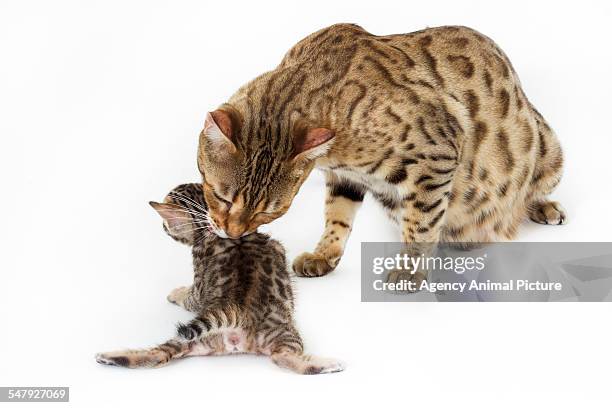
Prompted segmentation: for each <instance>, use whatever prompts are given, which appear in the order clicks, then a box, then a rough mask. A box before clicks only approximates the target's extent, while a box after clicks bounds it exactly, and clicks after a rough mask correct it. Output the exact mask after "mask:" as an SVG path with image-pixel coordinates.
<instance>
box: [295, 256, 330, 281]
mask: <svg viewBox="0 0 612 408" xmlns="http://www.w3.org/2000/svg"><path fill="white" fill-rule="evenodd" d="M334 267H335V265H333V266H332V265H330V263H329V262H328V261H327V259H325V257H323V256H322V255H317V254H311V253H309V252H304V253H303V254H302V255H300V256H298V257H297V258H295V260H294V261H293V271H294V272H295V274H296V275H298V276H304V277H308V278H312V277H316V276H323V275H327V274H328V273H330V272H331V271H333V270H334Z"/></svg>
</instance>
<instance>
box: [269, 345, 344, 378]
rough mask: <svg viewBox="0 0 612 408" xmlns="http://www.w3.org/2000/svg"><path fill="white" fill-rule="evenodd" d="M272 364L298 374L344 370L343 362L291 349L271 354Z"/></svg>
mask: <svg viewBox="0 0 612 408" xmlns="http://www.w3.org/2000/svg"><path fill="white" fill-rule="evenodd" d="M271 358H272V361H273V362H274V364H276V365H277V366H279V367H281V368H286V369H289V370H291V371H293V372H296V373H298V374H307V375H308V374H329V373H337V372H340V371H343V370H344V363H342V362H340V361H337V360H332V359H329V358H321V357H314V356H310V355H307V354H300V353H296V352H293V351H289V350H287V351H281V352H277V353H274V354H272V355H271Z"/></svg>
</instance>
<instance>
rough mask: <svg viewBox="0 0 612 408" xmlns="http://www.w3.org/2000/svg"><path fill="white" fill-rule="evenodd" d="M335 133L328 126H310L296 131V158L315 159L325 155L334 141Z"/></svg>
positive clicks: (294, 143) (294, 153)
mask: <svg viewBox="0 0 612 408" xmlns="http://www.w3.org/2000/svg"><path fill="white" fill-rule="evenodd" d="M334 136H335V133H334V131H333V130H330V129H327V128H308V129H301V130H298V131H296V133H295V136H294V138H293V157H294V160H296V159H301V158H305V159H308V160H314V159H316V158H317V157H321V156H323V155H324V154H325V153H327V151H328V150H329V148H330V147H331V144H332V143H333V141H334Z"/></svg>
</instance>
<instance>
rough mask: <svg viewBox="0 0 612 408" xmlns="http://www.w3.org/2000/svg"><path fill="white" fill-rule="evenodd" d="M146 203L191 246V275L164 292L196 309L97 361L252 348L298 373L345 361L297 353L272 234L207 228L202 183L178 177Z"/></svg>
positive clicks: (280, 252) (143, 360) (157, 360)
mask: <svg viewBox="0 0 612 408" xmlns="http://www.w3.org/2000/svg"><path fill="white" fill-rule="evenodd" d="M151 205H152V206H153V208H154V209H155V210H157V212H158V213H159V214H160V215H161V216H162V218H163V219H164V224H163V225H164V230H165V231H166V232H167V233H168V235H170V236H171V237H172V238H174V239H175V240H177V241H179V242H182V243H184V244H187V245H190V246H192V253H193V268H194V283H193V285H192V286H190V287H181V288H177V289H174V290H173V291H172V292H171V293H170V295H169V296H168V300H169V301H170V302H172V303H174V304H177V305H179V306H181V307H183V308H185V309H186V310H188V311H191V312H194V313H196V314H197V317H196V318H195V319H193V320H192V321H191V322H189V323H188V324H179V325H178V328H177V335H176V336H175V337H174V338H172V339H170V340H168V341H166V342H165V343H163V344H161V345H159V346H157V347H153V348H149V349H142V350H123V351H114V352H109V353H100V354H98V355H96V360H97V361H98V362H99V363H102V364H110V365H116V366H123V367H129V368H136V367H159V366H163V365H165V364H167V363H168V362H169V361H170V360H173V359H178V358H183V357H188V356H207V355H221V354H234V353H252V354H263V355H266V356H270V357H271V359H272V361H274V363H276V364H277V365H279V366H280V367H284V368H288V369H290V370H293V371H295V372H297V373H300V374H323V373H333V372H337V371H342V370H343V369H344V368H343V365H342V364H341V363H339V362H337V361H334V360H330V359H323V358H318V357H312V356H309V355H306V354H304V352H303V351H304V347H303V343H302V338H301V337H300V334H299V332H298V330H297V329H296V327H295V323H294V321H293V310H294V303H293V289H292V283H291V277H290V275H289V272H288V269H287V264H286V260H285V250H284V248H283V246H282V245H281V244H280V243H279V242H278V241H275V240H273V239H270V237H269V236H267V235H265V234H260V233H253V234H250V235H247V236H244V237H241V238H237V239H222V238H219V237H218V236H217V235H216V234H214V233H212V232H211V226H210V224H209V222H208V212H207V206H206V203H205V201H204V199H203V194H202V185H201V184H183V185H180V186H178V187H176V188H175V189H174V190H172V191H171V192H170V193H169V194H168V195H167V196H166V198H165V200H164V203H162V204H160V203H155V202H151Z"/></svg>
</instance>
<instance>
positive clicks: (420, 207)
mask: <svg viewBox="0 0 612 408" xmlns="http://www.w3.org/2000/svg"><path fill="white" fill-rule="evenodd" d="M213 114H214V115H213V116H212V119H210V120H208V121H207V125H206V126H205V130H204V131H203V132H202V135H201V138H200V151H199V157H198V160H199V165H200V170H201V172H202V175H203V177H204V181H205V194H206V196H207V200H208V198H209V197H210V201H209V203H210V204H211V214H212V218H213V222H214V224H215V225H216V226H217V227H218V228H219V230H220V231H223V232H224V233H228V234H230V235H240V234H244V233H249V232H251V231H253V230H254V229H255V228H257V226H258V225H260V224H262V223H265V222H269V221H271V220H273V219H274V218H276V217H278V216H280V215H282V214H284V213H285V211H286V210H287V208H288V207H289V205H290V204H291V201H292V199H293V197H294V195H295V193H296V192H297V190H298V189H299V187H300V185H301V183H302V182H303V181H304V179H305V178H306V177H307V175H308V174H309V172H310V171H311V169H312V168H314V167H318V168H320V169H322V170H323V171H324V172H325V175H326V179H327V198H326V210H325V229H324V232H323V235H322V237H321V239H320V241H319V244H318V245H317V247H316V249H315V251H314V252H313V253H304V254H302V255H301V256H299V257H298V258H297V259H296V260H295V261H294V264H293V267H294V270H295V272H296V273H297V274H298V275H302V276H321V275H324V274H326V273H329V272H330V271H331V270H333V269H334V268H335V266H336V265H337V264H338V262H339V260H340V258H341V256H342V254H343V251H344V246H345V243H346V241H347V239H348V237H349V235H350V231H351V227H352V224H353V219H354V216H355V214H356V212H357V210H358V208H359V206H360V204H361V202H362V201H363V198H364V195H365V194H366V193H370V194H372V196H373V197H374V198H375V199H376V200H378V201H379V202H380V203H381V205H382V206H383V207H384V208H385V209H386V211H387V212H388V214H389V216H390V217H391V219H393V220H394V221H395V222H396V223H397V224H398V225H399V227H400V230H401V236H402V240H403V241H404V242H406V243H417V244H419V245H417V246H416V248H419V250H420V251H423V252H429V251H431V250H432V248H433V243H435V242H440V241H448V242H490V241H498V240H509V239H512V238H514V237H515V235H516V233H517V229H518V226H519V225H520V223H521V222H522V221H523V220H524V219H525V218H526V217H530V218H531V219H532V220H534V221H536V222H539V223H543V224H562V223H564V222H565V221H566V216H565V213H564V211H563V209H562V208H561V206H560V205H559V204H558V203H555V202H551V201H549V200H548V199H547V195H548V194H550V193H551V192H552V190H553V189H554V188H555V187H556V185H557V184H558V183H559V181H560V178H561V173H562V165H563V156H562V152H561V147H560V145H559V142H558V140H557V138H556V137H555V134H554V133H553V131H552V129H551V128H550V126H549V125H548V124H547V123H546V120H545V119H544V118H543V117H542V115H541V114H540V113H539V112H538V111H537V110H536V109H535V107H534V106H533V105H532V104H531V103H530V102H529V100H528V99H527V97H526V96H525V94H524V92H523V90H522V88H521V84H520V81H519V78H518V76H517V74H516V72H515V71H514V69H513V67H512V65H511V63H510V61H509V59H508V57H507V56H506V55H505V54H504V52H503V51H502V50H501V49H500V48H499V47H498V46H497V45H496V44H495V43H494V42H493V41H492V40H490V39H489V38H487V37H485V36H484V35H482V34H480V33H478V32H476V31H474V30H472V29H469V28H466V27H439V28H430V29H426V30H422V31H418V32H413V33H410V34H398V35H386V36H376V35H373V34H370V33H368V32H367V31H365V30H364V29H363V28H361V27H359V26H356V25H352V24H337V25H333V26H331V27H328V28H325V29H323V30H320V31H318V32H316V33H314V34H311V35H309V36H308V37H306V38H305V39H303V40H301V41H300V42H298V43H297V44H296V45H295V46H294V47H293V48H291V49H290V50H289V52H288V53H287V54H286V55H285V57H284V58H283V60H282V62H281V63H280V65H279V66H278V67H277V68H276V69H274V70H272V71H270V72H267V73H265V74H263V75H261V76H259V77H258V78H256V79H254V80H253V81H251V82H249V83H248V84H246V85H244V86H243V87H242V88H241V89H239V90H238V92H237V93H236V94H235V95H234V96H232V97H231V98H230V100H229V101H228V103H227V104H224V105H222V106H221V107H220V108H219V109H218V110H217V111H215V112H213ZM214 124H217V125H218V126H217V127H215V126H214ZM210 129H218V130H219V131H218V132H216V131H211V130H210ZM304 129H306V131H304ZM321 129H327V130H328V133H327V134H325V133H324V132H323V131H322V130H321ZM219 135H222V136H219ZM322 135H323V136H322ZM223 136H225V137H223ZM411 247H412V248H415V246H414V245H412V246H411ZM413 272H415V271H413ZM416 272H418V273H417V274H416V275H415V276H417V277H419V278H420V279H422V278H423V276H424V274H425V273H426V271H416ZM415 276H392V277H391V280H396V279H400V278H402V279H406V278H409V279H415Z"/></svg>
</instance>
